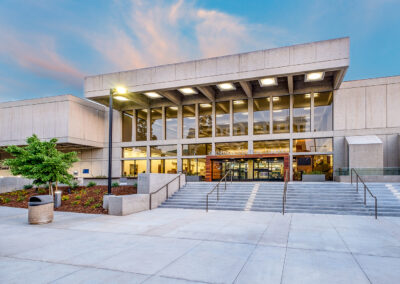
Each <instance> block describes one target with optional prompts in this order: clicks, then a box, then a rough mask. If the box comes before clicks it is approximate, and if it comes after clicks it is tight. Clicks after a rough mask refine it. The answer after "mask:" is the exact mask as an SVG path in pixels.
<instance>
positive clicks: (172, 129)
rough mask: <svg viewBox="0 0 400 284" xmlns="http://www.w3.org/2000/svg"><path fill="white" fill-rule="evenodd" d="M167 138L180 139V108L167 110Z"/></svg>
mask: <svg viewBox="0 0 400 284" xmlns="http://www.w3.org/2000/svg"><path fill="white" fill-rule="evenodd" d="M165 136H166V139H176V138H178V107H177V106H172V107H166V108H165Z"/></svg>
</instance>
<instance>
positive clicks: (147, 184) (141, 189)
mask: <svg viewBox="0 0 400 284" xmlns="http://www.w3.org/2000/svg"><path fill="white" fill-rule="evenodd" d="M177 176H178V174H139V176H138V190H137V193H138V194H147V193H151V192H154V191H156V190H158V189H160V187H161V186H163V185H165V184H166V183H168V182H169V181H171V180H173V179H174V178H176V177H177ZM182 176H183V177H184V176H185V175H182ZM182 176H181V178H182Z"/></svg>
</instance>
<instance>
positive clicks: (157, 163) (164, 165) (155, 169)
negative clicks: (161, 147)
mask: <svg viewBox="0 0 400 284" xmlns="http://www.w3.org/2000/svg"><path fill="white" fill-rule="evenodd" d="M150 168H151V173H158V174H176V173H177V172H178V170H177V169H178V166H177V160H176V159H164V160H151V161H150Z"/></svg>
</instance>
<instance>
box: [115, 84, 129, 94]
mask: <svg viewBox="0 0 400 284" xmlns="http://www.w3.org/2000/svg"><path fill="white" fill-rule="evenodd" d="M115 91H116V93H117V94H118V95H125V94H126V93H127V92H128V90H127V89H126V88H125V87H122V86H118V87H116V88H115Z"/></svg>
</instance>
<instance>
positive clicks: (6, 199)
mask: <svg viewBox="0 0 400 284" xmlns="http://www.w3.org/2000/svg"><path fill="white" fill-rule="evenodd" d="M10 201H11V200H10V198H8V197H4V198H2V202H3V203H8V202H10Z"/></svg>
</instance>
